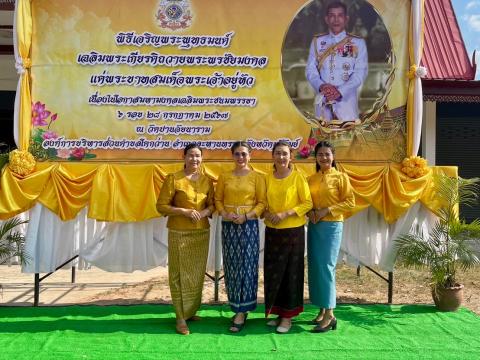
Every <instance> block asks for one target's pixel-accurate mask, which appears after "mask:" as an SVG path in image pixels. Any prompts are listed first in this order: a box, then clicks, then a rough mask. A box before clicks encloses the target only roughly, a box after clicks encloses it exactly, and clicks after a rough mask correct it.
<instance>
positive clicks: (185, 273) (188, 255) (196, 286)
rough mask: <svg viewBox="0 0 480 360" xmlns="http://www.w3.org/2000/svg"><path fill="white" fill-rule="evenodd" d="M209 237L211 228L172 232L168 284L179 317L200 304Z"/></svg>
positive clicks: (193, 310) (169, 243)
mask: <svg viewBox="0 0 480 360" xmlns="http://www.w3.org/2000/svg"><path fill="white" fill-rule="evenodd" d="M209 239H210V229H201V230H186V231H179V230H172V229H170V230H169V231H168V283H169V285H170V293H171V296H172V302H173V306H174V308H175V314H176V316H177V319H185V320H186V319H188V318H190V317H192V316H193V315H195V313H196V312H197V310H198V309H199V307H200V304H201V302H202V290H203V281H204V278H205V271H206V268H207V257H208V242H209Z"/></svg>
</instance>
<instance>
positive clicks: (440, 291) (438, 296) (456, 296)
mask: <svg viewBox="0 0 480 360" xmlns="http://www.w3.org/2000/svg"><path fill="white" fill-rule="evenodd" d="M432 298H433V302H434V303H435V306H436V307H437V308H438V309H439V310H440V311H455V310H457V309H458V308H459V307H460V305H462V302H463V285H462V284H458V285H457V286H454V287H449V288H444V287H440V286H432Z"/></svg>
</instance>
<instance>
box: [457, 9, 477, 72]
mask: <svg viewBox="0 0 480 360" xmlns="http://www.w3.org/2000/svg"><path fill="white" fill-rule="evenodd" d="M451 1H452V5H453V8H454V10H455V15H456V16H457V21H458V24H459V25H460V30H461V31H462V36H463V41H464V42H465V45H466V47H467V51H468V53H469V54H470V58H471V57H472V54H473V51H474V50H475V49H477V63H478V62H479V61H480V54H479V53H480V0H451ZM476 79H480V74H479V71H477V76H476Z"/></svg>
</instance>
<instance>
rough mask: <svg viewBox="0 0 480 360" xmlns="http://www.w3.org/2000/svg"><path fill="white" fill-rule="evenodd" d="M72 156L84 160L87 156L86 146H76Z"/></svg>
mask: <svg viewBox="0 0 480 360" xmlns="http://www.w3.org/2000/svg"><path fill="white" fill-rule="evenodd" d="M70 156H71V157H73V158H75V159H78V160H82V159H83V158H84V157H85V149H84V148H75V149H73V150H72V152H71V153H70Z"/></svg>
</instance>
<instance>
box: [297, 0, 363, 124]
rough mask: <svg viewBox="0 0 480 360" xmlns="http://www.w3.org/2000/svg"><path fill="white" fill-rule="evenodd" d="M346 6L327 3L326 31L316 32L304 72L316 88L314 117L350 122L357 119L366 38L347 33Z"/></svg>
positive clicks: (327, 120)
mask: <svg viewBox="0 0 480 360" xmlns="http://www.w3.org/2000/svg"><path fill="white" fill-rule="evenodd" d="M348 20H349V17H348V15H347V7H346V6H345V4H343V3H342V2H340V1H334V2H331V3H330V4H329V5H328V6H327V11H326V15H325V22H326V24H327V26H328V29H329V32H328V33H327V34H319V35H315V36H314V37H313V40H312V44H311V46H310V53H309V55H308V62H307V67H306V71H305V73H306V74H305V75H306V77H307V80H308V82H309V83H310V84H311V85H312V87H313V89H314V91H315V94H316V96H315V101H314V106H315V116H316V117H317V118H321V119H322V120H324V121H326V122H327V123H329V122H330V121H332V120H340V121H341V122H351V121H355V120H357V119H358V118H359V114H358V112H359V110H358V95H359V92H360V89H361V87H362V84H363V82H364V80H365V78H366V77H367V74H368V55H367V47H366V44H365V40H364V39H362V38H360V37H358V36H355V35H352V34H347V33H346V31H345V28H346V26H347V24H348Z"/></svg>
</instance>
